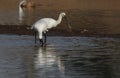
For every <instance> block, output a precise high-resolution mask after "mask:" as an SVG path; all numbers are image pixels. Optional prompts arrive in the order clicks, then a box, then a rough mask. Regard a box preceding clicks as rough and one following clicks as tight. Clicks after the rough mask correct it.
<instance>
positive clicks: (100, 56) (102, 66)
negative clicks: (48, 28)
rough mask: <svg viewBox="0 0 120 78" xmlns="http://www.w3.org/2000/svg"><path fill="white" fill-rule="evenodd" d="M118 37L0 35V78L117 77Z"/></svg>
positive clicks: (119, 59) (119, 67)
mask: <svg viewBox="0 0 120 78" xmlns="http://www.w3.org/2000/svg"><path fill="white" fill-rule="evenodd" d="M119 77H120V40H119V38H96V37H48V41H47V46H46V47H44V48H42V47H39V46H38V44H37V46H36V47H35V46H34V37H33V36H27V35H21V36H17V35H0V78H119Z"/></svg>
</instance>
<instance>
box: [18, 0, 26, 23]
mask: <svg viewBox="0 0 120 78" xmlns="http://www.w3.org/2000/svg"><path fill="white" fill-rule="evenodd" d="M26 3H27V2H26V0H20V3H19V21H20V23H23V20H24V17H25V13H24V10H23V7H25V6H26Z"/></svg>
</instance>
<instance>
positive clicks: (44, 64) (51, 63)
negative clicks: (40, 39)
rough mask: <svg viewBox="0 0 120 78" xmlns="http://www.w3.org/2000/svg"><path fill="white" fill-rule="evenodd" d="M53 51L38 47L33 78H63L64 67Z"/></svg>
mask: <svg viewBox="0 0 120 78" xmlns="http://www.w3.org/2000/svg"><path fill="white" fill-rule="evenodd" d="M58 58H59V57H57V56H56V54H55V52H54V51H53V50H48V48H47V47H44V48H42V47H39V48H38V53H37V54H36V58H35V71H36V73H35V78H36V77H37V78H40V77H41V78H49V77H52V78H64V77H63V72H64V66H63V65H62V62H61V61H60V59H58Z"/></svg>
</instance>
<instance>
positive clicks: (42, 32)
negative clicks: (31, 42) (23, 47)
mask: <svg viewBox="0 0 120 78" xmlns="http://www.w3.org/2000/svg"><path fill="white" fill-rule="evenodd" d="M63 17H65V18H66V13H65V12H61V13H60V14H59V17H58V19H57V20H55V19H53V18H42V19H40V20H38V21H37V22H36V23H35V24H33V26H32V27H31V29H34V30H35V31H36V32H38V38H39V41H40V44H41V46H43V45H44V44H46V33H47V31H48V30H49V29H51V28H53V27H56V26H58V24H60V23H61V21H62V18H63ZM66 19H67V18H66ZM68 26H69V28H71V26H70V24H69V22H68ZM36 32H35V44H36ZM43 36H44V40H43Z"/></svg>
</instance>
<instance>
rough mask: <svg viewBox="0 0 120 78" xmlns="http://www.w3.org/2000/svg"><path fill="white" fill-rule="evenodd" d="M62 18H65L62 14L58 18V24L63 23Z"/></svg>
mask: <svg viewBox="0 0 120 78" xmlns="http://www.w3.org/2000/svg"><path fill="white" fill-rule="evenodd" d="M62 18H63V17H62V15H61V14H60V15H59V17H58V20H57V24H60V23H61V21H62Z"/></svg>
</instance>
